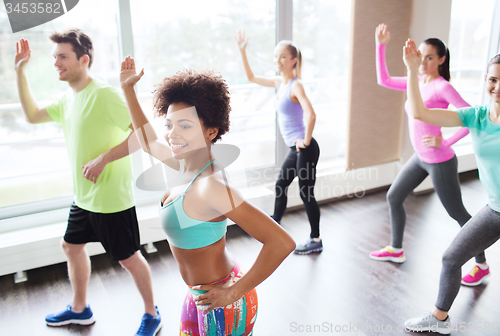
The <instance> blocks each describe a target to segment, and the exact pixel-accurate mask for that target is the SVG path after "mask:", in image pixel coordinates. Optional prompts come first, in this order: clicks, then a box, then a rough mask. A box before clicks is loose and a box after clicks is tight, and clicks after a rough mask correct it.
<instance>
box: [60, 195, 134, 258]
mask: <svg viewBox="0 0 500 336" xmlns="http://www.w3.org/2000/svg"><path fill="white" fill-rule="evenodd" d="M64 241H65V242H67V243H70V244H86V243H90V242H100V243H101V244H102V246H103V247H104V249H105V250H106V252H107V253H108V255H109V256H110V257H111V258H112V259H114V260H117V261H120V260H125V259H127V258H129V257H131V256H132V255H133V254H134V253H135V252H136V251H137V250H139V249H140V248H141V245H140V237H139V224H138V223H137V215H136V212H135V207H132V208H130V209H127V210H123V211H120V212H114V213H96V212H91V211H87V210H84V209H82V208H79V207H78V206H77V205H75V203H73V204H72V205H71V209H70V210H69V218H68V227H67V228H66V233H65V234H64Z"/></svg>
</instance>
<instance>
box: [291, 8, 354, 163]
mask: <svg viewBox="0 0 500 336" xmlns="http://www.w3.org/2000/svg"><path fill="white" fill-rule="evenodd" d="M350 17H351V1H349V0H346V1H330V0H294V1H293V39H294V41H295V43H296V44H297V45H298V46H299V48H301V51H302V54H303V67H302V80H303V82H304V86H305V89H306V93H307V94H308V97H309V99H310V100H311V103H312V104H313V107H314V110H315V112H316V114H317V120H316V127H315V129H314V137H315V138H316V140H317V141H318V143H319V146H320V148H321V155H320V160H319V163H318V169H320V170H326V169H331V168H332V167H342V168H343V167H345V152H346V132H347V89H348V87H347V82H348V78H347V76H348V69H349V60H348V55H349V27H350Z"/></svg>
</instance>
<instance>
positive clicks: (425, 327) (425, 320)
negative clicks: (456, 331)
mask: <svg viewBox="0 0 500 336" xmlns="http://www.w3.org/2000/svg"><path fill="white" fill-rule="evenodd" d="M405 329H406V331H414V332H422V331H432V332H437V333H440V334H444V335H448V334H450V333H451V322H450V317H449V316H448V317H447V318H446V320H444V321H441V320H438V319H437V318H436V317H435V316H434V314H432V313H431V312H429V313H427V314H425V315H423V316H420V317H415V318H412V319H409V320H407V321H406V322H405Z"/></svg>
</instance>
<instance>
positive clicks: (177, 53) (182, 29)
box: [131, 0, 276, 170]
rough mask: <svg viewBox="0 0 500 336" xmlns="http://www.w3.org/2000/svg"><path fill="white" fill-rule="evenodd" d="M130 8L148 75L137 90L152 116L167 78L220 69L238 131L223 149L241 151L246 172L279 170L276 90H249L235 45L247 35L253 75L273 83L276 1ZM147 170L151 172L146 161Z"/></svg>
mask: <svg viewBox="0 0 500 336" xmlns="http://www.w3.org/2000/svg"><path fill="white" fill-rule="evenodd" d="M151 6H153V7H155V8H156V10H155V11H154V12H152V11H151V9H150V8H151ZM131 7H132V10H131V13H132V24H133V32H134V45H135V47H134V48H135V56H136V59H137V62H138V64H139V66H140V67H144V68H145V69H146V74H145V76H144V78H143V79H142V80H141V82H140V83H139V86H138V90H139V92H140V94H141V97H142V99H141V103H142V104H143V107H144V110H145V111H146V112H147V113H149V114H150V115H151V114H152V113H151V91H153V90H154V86H155V85H156V84H157V83H159V82H160V81H161V80H162V79H163V78H165V77H166V76H168V75H171V74H173V73H175V72H177V71H179V70H182V69H184V68H191V69H213V70H215V71H217V72H220V73H221V74H222V76H223V77H224V79H225V80H226V81H227V82H228V84H229V87H230V91H231V105H232V106H231V107H232V112H231V129H230V132H229V133H228V134H227V135H225V136H224V137H223V141H222V142H223V143H229V144H233V145H236V146H238V147H239V148H240V150H241V154H240V159H239V160H241V161H243V163H244V164H243V167H244V168H245V169H255V168H261V167H265V166H273V165H275V163H276V151H275V147H276V146H275V143H276V131H275V130H276V121H275V113H274V105H273V104H274V101H273V97H274V89H272V88H263V87H258V86H256V85H254V84H249V83H248V81H247V79H246V76H245V73H244V70H243V66H242V63H241V59H240V54H239V51H238V48H237V45H236V42H235V39H234V36H235V34H236V32H237V31H238V30H245V31H246V33H247V35H248V36H249V37H250V42H249V45H248V48H247V51H248V57H249V60H250V64H251V66H252V69H253V71H254V72H255V73H256V74H260V75H265V76H274V75H275V73H274V70H273V69H274V67H273V52H274V46H275V44H276V37H275V35H276V33H275V32H276V28H275V22H276V4H275V2H274V1H269V0H255V1H229V0H221V1H205V2H203V1H202V2H196V6H193V3H192V2H189V1H186V2H172V1H163V0H157V1H150V6H143V2H142V1H139V0H132V1H131ZM136 22H140V23H141V24H135V23H136ZM150 119H152V117H151V118H150ZM157 125H158V127H161V126H162V125H163V123H162V122H158V123H157ZM144 165H145V166H146V167H147V166H148V165H150V163H149V159H148V158H146V157H144ZM233 167H236V166H235V165H233V166H232V167H231V166H230V167H228V169H229V170H232V168H233ZM241 167H242V165H240V168H241Z"/></svg>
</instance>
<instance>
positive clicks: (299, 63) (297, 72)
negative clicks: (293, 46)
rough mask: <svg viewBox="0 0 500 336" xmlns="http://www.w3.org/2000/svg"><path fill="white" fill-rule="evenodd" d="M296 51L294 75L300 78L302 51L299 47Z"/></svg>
mask: <svg viewBox="0 0 500 336" xmlns="http://www.w3.org/2000/svg"><path fill="white" fill-rule="evenodd" d="M297 50H298V53H297V63H295V77H297V78H298V79H302V77H301V75H302V53H301V52H300V50H299V48H297Z"/></svg>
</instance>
